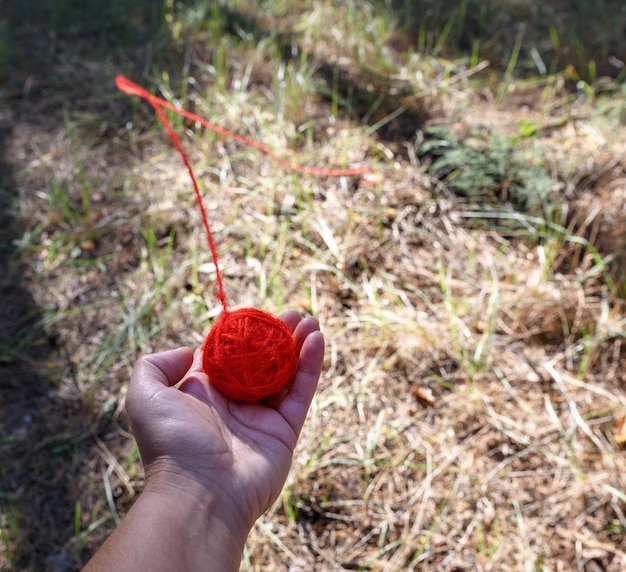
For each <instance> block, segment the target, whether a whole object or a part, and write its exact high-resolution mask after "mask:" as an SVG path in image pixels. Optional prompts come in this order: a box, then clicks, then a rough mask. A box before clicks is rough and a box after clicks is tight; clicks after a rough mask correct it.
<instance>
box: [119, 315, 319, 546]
mask: <svg viewBox="0 0 626 572" xmlns="http://www.w3.org/2000/svg"><path fill="white" fill-rule="evenodd" d="M281 319H282V320H283V321H284V322H285V323H286V324H287V326H288V327H289V328H290V330H291V331H292V332H293V336H294V340H295V343H296V349H297V351H298V354H299V362H298V367H297V370H296V374H295V377H294V380H293V382H292V384H291V386H290V387H289V388H288V389H287V390H285V391H284V392H283V393H282V394H280V395H277V396H274V397H272V398H270V399H269V400H266V402H265V403H264V404H245V403H238V402H235V401H232V400H230V399H228V398H226V397H224V396H223V395H222V394H221V393H219V392H218V391H217V390H216V389H215V388H214V387H212V386H211V384H210V381H209V380H208V378H207V376H206V374H204V372H203V371H202V367H201V354H200V351H196V353H195V356H194V355H193V354H192V352H191V350H189V349H188V348H179V349H176V350H171V351H167V352H163V353H158V354H152V355H148V356H144V357H142V358H140V360H139V361H138V362H137V365H136V367H135V370H134V372H133V376H132V379H131V383H130V387H129V390H128V395H127V399H126V408H127V411H128V414H129V417H130V420H131V425H132V427H133V432H134V434H135V438H136V440H137V444H138V446H139V451H140V453H141V457H142V460H143V463H144V468H145V472H146V479H147V482H146V491H149V490H150V491H152V492H153V493H154V492H156V493H157V494H165V495H168V496H172V497H173V496H175V497H176V498H179V497H180V498H183V499H185V500H188V501H190V502H189V506H194V505H195V507H196V508H198V509H202V507H210V510H211V511H212V512H213V513H214V514H218V515H219V516H220V517H223V518H224V519H225V520H226V521H227V526H228V527H229V528H233V529H235V530H236V531H239V532H242V533H243V534H245V535H247V533H248V532H249V530H250V528H251V527H252V525H253V524H254V521H255V520H256V519H257V518H258V517H259V516H260V515H261V514H262V513H263V512H265V510H267V508H269V506H270V505H271V503H272V502H273V501H274V500H275V499H276V497H277V496H278V494H279V493H280V490H281V488H282V486H283V484H284V482H285V480H286V478H287V475H288V472H289V468H290V465H291V460H292V455H293V450H294V447H295V445H296V442H297V439H298V435H299V434H300V430H301V429H302V425H303V424H304V420H305V418H306V414H307V411H308V408H309V405H310V403H311V400H312V398H313V395H314V393H315V389H316V387H317V382H318V379H319V375H320V372H321V368H322V363H323V359H324V339H323V336H322V334H321V333H320V332H319V325H318V323H317V320H315V319H314V318H310V317H309V318H304V319H302V318H301V317H300V316H299V315H298V314H297V313H296V312H287V313H285V314H283V316H281ZM174 386H176V387H174ZM181 502H182V501H181Z"/></svg>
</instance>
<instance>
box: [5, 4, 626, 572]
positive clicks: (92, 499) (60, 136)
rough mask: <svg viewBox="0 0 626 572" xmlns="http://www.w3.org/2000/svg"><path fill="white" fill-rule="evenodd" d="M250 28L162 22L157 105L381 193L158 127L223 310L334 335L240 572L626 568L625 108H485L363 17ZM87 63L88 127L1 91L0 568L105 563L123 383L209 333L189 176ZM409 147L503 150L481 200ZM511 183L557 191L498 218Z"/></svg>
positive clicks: (443, 69) (127, 467) (558, 81)
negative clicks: (437, 144) (215, 263)
mask: <svg viewBox="0 0 626 572" xmlns="http://www.w3.org/2000/svg"><path fill="white" fill-rule="evenodd" d="M269 4H271V11H273V13H270V11H266V12H262V13H258V14H257V13H255V12H254V11H252V10H246V9H244V7H243V5H242V7H239V9H238V7H237V6H238V5H237V3H231V5H230V6H229V7H228V8H224V9H223V11H222V13H221V15H220V14H216V13H215V12H214V11H213V10H212V9H211V8H207V9H206V10H205V11H204V12H202V11H201V10H200V9H199V8H198V10H200V11H199V12H197V13H196V12H194V11H193V10H191V9H182V8H180V10H179V11H178V12H176V11H172V12H167V11H166V12H167V14H168V17H167V18H166V22H167V23H168V26H169V28H168V29H169V31H170V41H171V46H178V47H179V48H180V51H181V53H182V54H183V55H184V58H183V60H184V65H183V66H181V68H182V72H180V70H178V71H179V72H180V73H178V74H177V75H176V76H172V77H174V79H172V80H171V81H170V79H169V78H170V77H171V76H170V75H169V74H167V73H165V71H164V70H163V69H161V70H160V71H155V72H154V73H152V74H150V75H149V78H150V87H151V89H153V90H155V91H157V90H158V91H160V92H161V94H163V95H164V96H165V97H168V98H174V97H180V98H181V99H182V100H183V102H184V104H185V105H186V106H193V107H194V108H195V111H196V112H197V113H199V114H201V115H204V116H207V117H209V118H211V119H212V120H213V121H216V122H217V123H219V124H220V125H221V126H223V127H225V128H227V129H231V130H233V131H236V132H238V133H241V134H244V135H247V136H251V137H254V138H256V139H259V140H261V141H263V142H265V143H268V144H270V146H271V147H272V148H274V149H275V150H277V152H279V153H280V154H281V155H282V156H284V157H286V158H290V159H294V160H296V161H298V162H301V163H306V164H309V165H318V166H343V165H352V164H358V165H370V166H372V167H374V168H375V169H376V170H377V172H378V174H379V184H378V185H368V184H364V183H363V182H361V181H359V180H350V179H329V178H315V177H302V176H300V175H296V174H292V173H288V172H285V171H283V170H281V169H280V168H279V167H277V166H276V164H274V163H273V162H272V161H271V160H270V159H269V158H267V157H265V156H263V155H261V154H259V152H258V151H256V150H253V149H248V148H245V147H243V146H242V145H241V144H239V143H236V142H233V141H230V140H225V139H222V138H219V137H216V136H215V135H214V134H212V133H210V132H204V131H202V130H197V129H195V127H194V126H193V125H183V124H182V123H180V122H178V123H177V129H178V130H179V132H180V133H181V134H182V135H183V140H184V145H185V147H186V149H187V150H188V152H189V153H190V157H191V159H192V161H193V165H194V170H195V172H196V174H197V175H198V176H199V178H200V181H201V186H202V188H203V191H204V194H205V197H206V206H207V209H208V212H209V214H210V218H211V221H212V226H213V231H214V233H215V236H216V238H217V240H218V242H219V245H220V254H221V257H222V258H221V264H222V271H223V273H224V276H225V279H226V288H227V293H228V295H229V297H230V300H231V303H232V305H233V306H256V307H259V308H263V309H266V310H269V311H272V312H275V313H278V312H280V311H281V310H283V309H286V308H292V307H295V308H300V309H301V310H302V311H306V312H310V313H313V314H314V315H316V316H318V317H319V319H320V321H321V324H322V328H323V330H324V332H325V334H326V337H327V340H328V352H327V361H326V367H325V371H324V374H323V379H322V381H321V385H320V389H319V392H318V395H317V397H316V399H315V402H314V404H313V407H312V410H311V413H310V417H309V420H308V423H307V425H306V428H305V430H304V432H303V435H302V438H301V440H300V442H299V444H298V449H297V451H296V455H295V459H294V468H293V471H292V473H291V475H290V478H289V480H288V482H287V484H286V487H285V489H284V491H283V494H282V496H281V498H280V499H279V501H278V502H277V503H276V504H275V506H274V507H273V508H272V509H271V510H270V511H269V512H268V514H266V515H265V516H264V517H263V518H261V519H260V520H259V521H258V523H257V526H256V527H255V528H254V530H253V531H252V533H251V535H250V538H249V542H248V545H247V548H246V552H245V554H244V558H243V560H242V570H250V571H252V570H255V571H263V570H272V571H274V570H289V571H296V570H381V571H382V570H385V571H391V570H450V571H452V570H529V571H531V570H532V571H534V570H594V571H595V570H598V569H599V570H604V571H607V572H608V571H617V570H621V569H623V568H626V551H625V550H624V547H623V538H624V534H625V533H626V477H625V476H624V475H626V458H625V457H624V450H623V448H621V447H623V445H624V441H625V440H626V436H625V435H624V419H625V417H626V395H625V394H624V388H625V387H626V347H625V343H626V341H625V337H626V333H625V332H626V319H625V318H624V315H625V312H624V294H625V290H626V282H625V280H624V272H625V266H624V264H625V258H624V256H625V254H624V252H625V248H626V243H625V242H624V233H623V228H625V225H626V203H625V198H626V191H625V189H626V175H625V173H626V158H625V157H624V154H623V149H624V145H625V143H626V140H625V137H624V135H623V134H622V133H621V131H623V130H622V129H619V128H618V126H619V125H623V121H624V109H626V96H625V95H624V90H623V86H620V85H619V84H615V83H612V82H611V81H609V80H605V83H604V84H601V85H603V86H604V87H603V88H602V92H601V93H600V89H598V90H597V93H596V92H589V91H579V92H576V91H574V92H572V91H571V85H570V83H569V80H568V79H567V77H566V75H563V74H556V75H553V76H550V77H547V78H540V79H539V80H537V79H535V80H527V79H526V80H524V81H521V80H520V81H514V80H513V79H512V78H509V84H508V85H507V87H506V89H505V90H504V91H503V90H501V89H500V86H501V84H498V83H495V84H494V77H501V76H497V74H496V73H495V72H494V73H493V74H491V72H489V69H488V68H487V67H486V66H485V65H482V64H481V65H482V67H480V66H479V67H478V68H473V69H472V68H469V67H468V60H467V58H466V59H462V58H461V59H443V58H442V57H439V58H435V57H431V56H425V55H424V56H422V55H419V56H418V55H417V54H413V55H411V54H404V53H402V52H400V51H398V50H397V46H396V44H395V43H394V42H397V35H398V34H399V31H398V30H399V27H398V25H397V24H396V23H394V20H393V17H392V15H390V14H385V13H384V12H383V11H381V10H380V9H378V8H375V6H374V4H369V3H360V2H346V3H342V4H341V5H339V6H335V4H333V3H328V2H311V3H308V4H306V5H304V4H303V5H302V6H301V7H298V8H296V7H295V6H294V5H291V4H290V3H284V2H273V3H269ZM198 6H201V5H200V4H199V5H198ZM328 22H333V25H326V24H327V23H328ZM325 23H326V24H325ZM268 30H274V32H269V31H268ZM392 40H393V41H392ZM171 46H170V47H171ZM78 55H80V53H79V54H78ZM68 57H69V56H68ZM84 65H85V66H88V64H87V63H85V64H84ZM107 65H108V66H109V67H107ZM92 66H93V67H94V68H97V69H98V72H97V73H95V72H94V73H93V75H89V77H91V78H92V82H93V84H94V85H98V83H99V82H100V84H101V85H106V87H105V88H102V87H100V88H99V89H104V92H100V91H98V88H94V89H93V91H89V92H88V93H89V94H90V96H89V98H88V101H87V102H85V103H80V104H77V105H74V104H73V103H72V102H71V101H70V100H68V99H67V98H68V93H70V92H69V91H68V90H70V87H68V86H69V85H71V80H72V79H74V78H73V75H72V74H73V73H74V72H73V71H72V68H71V66H69V67H68V68H67V69H66V68H63V69H61V70H58V71H57V72H56V75H54V77H56V78H57V81H59V82H61V79H63V81H64V82H66V83H63V82H61V84H60V87H58V88H55V86H51V87H50V86H48V87H46V89H48V90H49V95H48V97H46V98H40V97H38V96H37V95H36V94H35V95H32V94H31V95H29V94H22V95H19V96H16V97H15V99H10V98H9V96H10V95H11V94H12V93H14V92H13V91H11V85H12V83H11V81H13V83H15V84H19V80H18V79H15V78H13V79H12V80H10V81H9V82H8V84H7V85H8V86H9V87H8V88H7V92H6V94H5V95H6V97H7V101H8V103H9V105H8V106H7V111H6V112H3V113H6V115H7V117H6V118H4V117H3V118H0V120H2V121H4V120H6V121H7V122H9V121H10V124H11V125H12V132H11V136H10V137H4V142H5V151H4V155H3V156H2V157H0V162H1V164H0V167H4V166H7V168H9V167H10V178H9V176H8V175H7V176H6V182H5V187H6V188H7V189H8V190H9V191H10V194H9V198H10V202H9V201H8V202H7V206H8V207H10V210H7V212H10V213H13V214H12V215H11V216H10V217H9V218H7V225H4V226H6V227H7V228H8V226H9V225H8V223H11V224H13V226H14V231H12V234H11V235H7V236H5V235H3V236H2V238H3V243H4V244H5V246H4V247H3V248H4V250H3V251H2V252H3V254H2V255H3V256H4V259H3V261H4V260H6V263H7V268H9V269H10V270H9V273H8V274H7V276H6V277H5V278H4V281H5V282H3V284H2V287H3V290H2V291H3V296H4V301H3V306H4V307H5V308H14V312H12V313H8V312H7V311H6V310H5V317H3V320H4V321H5V322H6V323H7V324H8V326H7V328H8V329H7V330H6V331H7V334H6V338H2V339H1V341H2V345H1V346H0V348H1V349H2V353H1V354H0V358H1V362H0V367H1V368H2V370H1V371H0V373H1V374H2V382H1V386H0V389H1V390H2V395H3V398H2V405H0V410H1V411H2V414H3V417H2V418H3V421H2V423H1V425H0V427H1V428H2V434H1V435H2V437H1V441H0V447H1V449H0V450H1V451H2V453H1V454H2V455H3V461H2V463H0V464H1V465H2V469H0V476H1V477H2V481H1V482H2V495H1V496H0V507H1V509H2V512H1V514H0V530H1V534H0V539H1V542H0V570H8V569H12V568H15V569H29V570H30V569H32V570H38V569H49V570H72V569H77V568H79V567H80V565H81V564H82V563H84V562H85V561H86V559H87V558H88V557H89V555H90V554H91V553H92V552H93V551H94V550H95V549H97V546H98V545H99V543H100V542H101V541H102V540H103V538H104V537H105V535H106V534H107V533H108V532H109V531H110V530H111V529H112V527H113V526H115V524H116V522H118V520H119V518H121V517H122V516H123V514H124V513H125V512H126V511H127V510H128V508H129V507H130V506H131V504H132V502H133V501H134V499H135V498H136V496H137V495H138V494H139V493H140V491H141V489H142V486H143V480H142V472H141V467H140V464H139V460H138V455H137V451H136V448H135V447H134V444H133V441H132V437H131V436H130V435H129V433H128V432H127V425H126V420H125V415H124V412H123V405H124V395H125V390H126V384H127V381H128V377H129V374H130V371H131V367H132V364H133V362H134V360H135V359H136V357H137V356H138V355H139V354H141V353H144V352H150V351H157V350H162V349H165V348H170V347H174V346H177V345H182V344H185V345H190V346H192V347H195V346H197V345H199V344H200V343H201V342H202V339H203V335H204V333H205V331H206V330H207V329H208V327H209V325H210V322H211V319H212V318H214V317H215V316H216V315H217V313H218V312H219V303H218V302H217V299H216V298H215V296H214V284H213V276H214V271H213V268H212V261H211V259H210V255H209V253H208V251H207V248H206V242H205V237H204V235H203V230H202V225H201V223H200V218H199V214H198V212H197V207H196V205H195V203H194V197H193V193H192V192H191V189H190V186H189V181H188V179H187V176H186V173H185V172H184V170H183V168H182V166H181V164H180V159H179V157H178V156H177V155H176V153H175V151H174V150H173V149H172V148H171V146H170V145H169V143H168V141H167V140H166V138H165V137H164V135H163V133H162V132H161V131H160V130H159V128H157V127H152V126H151V122H152V121H153V119H152V115H151V111H150V109H148V108H147V106H143V105H140V104H137V103H136V102H135V103H131V102H129V101H128V100H127V99H126V98H123V97H122V96H118V95H117V94H114V92H113V84H112V78H113V75H114V73H116V72H117V71H118V69H115V68H113V66H110V63H108V64H106V65H105V64H103V63H102V62H99V63H93V64H92ZM85 73H87V72H85ZM90 73H92V72H90ZM485 74H488V75H487V76H486V75H485ZM32 77H34V80H32V82H33V81H34V82H35V84H36V81H39V80H40V79H41V78H42V75H41V74H40V75H37V74H35V75H34V76H32ZM59 78H60V79H59ZM105 79H106V82H108V83H105ZM32 82H31V83H32ZM148 82H149V80H147V79H146V80H145V81H144V83H146V84H148ZM109 83H110V85H109ZM181 85H182V86H183V87H181ZM22 86H23V84H22ZM587 87H589V89H592V87H593V86H587ZM7 94H8V95H7ZM498 94H500V96H501V97H500V99H499V100H498V99H497V97H496V96H497V95H498ZM72 95H74V94H72ZM11 97H13V96H11ZM59 107H60V108H63V109H65V110H66V111H65V114H58V113H57V112H56V111H55V110H56V109H58V108H59ZM400 107H402V109H403V110H404V112H405V113H404V114H403V115H402V114H397V113H396V111H397V110H398V109H399V108H400ZM424 121H426V122H427V123H426V126H427V127H432V126H436V127H437V128H439V129H440V130H443V131H442V132H444V133H448V134H449V137H450V140H452V137H453V136H454V137H458V138H460V140H461V141H462V142H463V145H462V146H461V147H460V149H461V151H462V150H463V149H465V150H466V151H467V149H473V150H479V151H480V152H484V153H492V152H493V153H496V152H497V151H498V149H499V148H497V147H496V146H497V145H500V146H503V148H504V149H505V151H507V152H509V151H511V157H513V159H511V162H510V164H507V165H506V168H505V169H504V175H502V176H501V174H497V176H496V175H493V176H494V177H495V178H494V180H496V182H497V183H498V184H499V185H501V186H500V187H499V188H495V187H494V188H477V189H476V192H475V193H470V194H467V193H465V194H463V193H459V192H455V179H454V178H453V177H448V178H447V179H446V178H445V177H444V176H443V175H442V176H441V177H436V176H435V173H434V172H433V171H432V170H431V169H430V167H431V166H432V165H433V164H434V160H435V158H434V157H433V156H432V154H429V153H426V152H423V151H421V150H420V149H422V150H423V149H424V147H423V144H424V142H425V137H426V136H424V133H428V132H427V131H425V130H423V129H422V127H423V125H422V123H421V122H424ZM418 122H420V123H418ZM0 133H1V132H0ZM426 139H427V137H426ZM498 152H499V151H498ZM470 156H473V155H471V154H470ZM457 169H458V170H463V171H465V172H467V173H470V174H471V173H473V172H474V171H472V169H476V165H473V164H471V163H469V164H459V165H458V166H457ZM8 172H9V171H8V170H7V173H8ZM453 172H454V171H452V173H453ZM507 173H508V174H510V175H511V177H510V179H511V181H513V180H515V181H518V183H516V184H518V187H516V188H519V189H527V187H524V186H523V184H522V182H523V181H524V180H526V179H527V178H528V177H532V176H534V175H535V174H537V173H540V174H541V176H543V177H547V178H548V179H549V180H550V181H552V183H553V184H552V187H551V188H550V192H549V195H548V196H547V197H546V198H545V200H544V202H543V203H541V204H539V206H537V205H534V206H532V205H531V207H529V208H528V209H526V210H522V209H517V210H515V209H513V208H512V207H511V206H510V205H511V204H513V203H514V202H515V201H514V200H513V199H512V197H513V195H512V193H513V190H512V189H513V187H509V188H505V189H504V191H503V185H504V183H503V180H506V174H507ZM448 175H449V173H448ZM525 178H526V179H525ZM9 179H10V180H9ZM456 181H457V182H458V179H456ZM520 181H521V182H520ZM520 192H521V191H520ZM508 199H511V200H508ZM509 203H510V204H509ZM7 217H8V215H7ZM3 222H4V221H3ZM11 241H14V242H13V246H12V247H11V248H16V249H17V252H18V254H19V257H16V256H12V255H10V254H7V255H6V256H5V252H10V251H9V250H8V248H9V246H8V245H10V244H12V243H11ZM3 323H4V322H3ZM591 566H595V568H592V567H591Z"/></svg>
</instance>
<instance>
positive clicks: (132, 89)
mask: <svg viewBox="0 0 626 572" xmlns="http://www.w3.org/2000/svg"><path fill="white" fill-rule="evenodd" d="M115 83H116V84H117V87H118V88H119V89H120V90H121V91H123V92H124V93H126V94H128V95H138V96H139V97H142V98H144V99H145V100H146V101H148V102H149V103H150V104H151V105H152V107H154V108H155V109H157V108H165V109H169V110H171V111H174V112H175V113H178V114H179V115H182V116H183V117H186V118H187V119H191V120H192V121H196V122H198V123H200V125H202V126H204V127H206V128H207V129H210V130H211V131H215V133H219V134H220V135H224V136H225V137H229V138H231V139H235V140H236V141H239V142H241V143H244V144H245V145H248V146H250V147H255V148H256V149H258V150H259V151H261V152H262V153H264V154H265V155H267V156H268V157H270V158H271V159H273V160H274V161H276V162H277V163H278V164H279V165H280V166H281V167H284V168H285V169H290V170H292V171H297V172H299V173H306V174H311V175H326V176H329V177H350V176H354V175H366V176H369V177H368V178H367V179H366V180H367V181H368V182H371V180H372V178H373V177H375V176H376V173H375V172H374V171H373V170H372V169H370V168H369V167H355V168H353V169H324V168H322V167H304V166H302V165H298V164H297V163H291V162H290V161H285V160H284V159H281V158H280V157H279V156H278V155H276V153H274V152H273V151H272V150H271V149H270V148H269V147H268V146H267V145H265V143H261V142H259V141H255V140H254V139H250V138H248V137H245V136H243V135H239V134H238V133H233V132H232V131H229V130H228V129H224V128H223V127H220V126H219V125H215V124H214V123H211V122H209V121H207V120H206V119H204V118H202V117H200V116H199V115H196V114H195V113H191V111H187V110H186V109H182V108H181V107H176V106H175V105H172V104H171V103H169V102H167V101H165V100H164V99H161V98H159V97H156V96H154V95H152V94H151V93H149V92H148V91H146V90H145V89H144V88H143V87H141V86H139V85H137V84H136V83H134V82H132V81H130V80H129V79H127V78H125V77H124V76H123V75H118V76H117V78H115Z"/></svg>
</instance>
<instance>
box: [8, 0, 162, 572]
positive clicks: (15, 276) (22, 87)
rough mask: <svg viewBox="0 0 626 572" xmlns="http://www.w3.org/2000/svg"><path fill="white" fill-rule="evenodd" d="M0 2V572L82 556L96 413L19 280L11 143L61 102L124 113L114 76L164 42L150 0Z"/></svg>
mask: <svg viewBox="0 0 626 572" xmlns="http://www.w3.org/2000/svg"><path fill="white" fill-rule="evenodd" d="M2 5H3V6H4V7H3V8H2V9H0V31H1V32H2V33H1V34H0V38H1V39H0V269H1V270H0V296H1V305H0V570H6V569H15V570H26V569H28V570H54V571H56V572H62V571H67V570H74V569H78V568H80V567H81V565H82V564H84V558H85V557H86V556H88V555H85V554H83V555H81V550H82V546H81V545H80V544H81V541H80V539H79V538H78V537H77V536H78V532H80V531H81V527H82V524H83V522H84V518H81V514H80V504H79V500H78V499H79V492H80V491H79V490H77V489H78V483H79V482H80V478H79V477H81V475H82V476H83V477H84V473H85V472H86V471H87V470H88V469H87V468H86V460H88V459H90V458H91V459H93V458H94V457H95V454H94V453H93V447H94V437H95V436H97V435H99V434H101V433H102V432H103V431H104V430H105V429H106V421H105V422H103V421H102V419H100V420H94V419H93V417H92V415H91V414H90V412H89V411H88V408H87V407H86V406H85V402H84V399H85V397H84V396H82V395H80V391H78V385H77V384H72V380H74V377H75V373H74V371H73V367H72V364H71V360H70V356H68V355H65V353H64V352H65V349H64V348H63V344H62V341H60V340H58V339H57V336H56V335H55V333H54V330H53V327H50V326H48V325H46V313H47V312H49V309H46V308H40V307H38V304H37V302H36V301H35V300H34V299H33V295H32V291H33V290H32V288H30V282H29V280H30V281H32V280H33V279H35V278H33V274H34V271H33V268H34V267H35V265H36V261H34V260H31V259H25V258H24V255H23V251H22V250H21V249H20V246H19V244H17V243H16V240H17V239H19V238H20V235H21V234H22V233H21V232H20V229H19V228H18V226H19V222H18V218H17V209H18V204H19V201H20V198H21V197H22V195H23V194H27V193H32V192H33V189H25V188H21V187H20V185H19V184H18V183H17V182H16V173H17V172H18V170H19V171H23V170H24V169H27V168H28V166H27V165H25V164H24V163H23V162H22V161H23V158H21V157H20V155H21V154H23V153H22V151H21V150H20V149H16V148H15V145H14V144H12V140H13V139H14V138H15V136H16V134H17V132H18V130H20V131H21V132H22V134H23V133H27V134H33V141H36V140H37V135H38V134H42V133H45V134H47V135H49V136H54V134H55V133H57V132H60V131H62V130H63V128H64V124H65V121H66V116H65V115H64V114H65V113H66V110H68V109H70V110H72V111H74V110H80V111H84V112H88V113H91V114H94V115H95V116H96V117H97V118H98V119H97V120H98V121H99V122H102V123H104V122H105V121H115V120H116V119H117V118H121V117H124V116H128V111H129V106H130V104H129V103H128V101H127V98H121V97H119V98H118V97H116V96H117V91H116V88H115V85H114V82H113V78H114V76H115V74H116V73H119V72H123V73H127V74H129V75H130V74H133V75H134V76H135V77H140V76H141V75H142V74H143V73H145V72H146V71H150V69H151V68H152V67H153V62H154V61H155V60H157V59H159V62H160V63H163V62H167V58H165V57H164V56H163V54H164V53H166V52H167V51H168V50H169V49H171V45H170V39H169V37H168V35H167V33H166V26H165V21H164V16H165V10H166V8H165V5H164V2H161V1H153V0H143V1H137V2H126V1H125V0H108V1H103V0H102V1H99V0H87V1H83V0H49V1H46V0H25V1H23V2H8V3H7V2H2ZM27 139H28V138H27ZM21 140H24V137H23V136H22V138H21ZM32 144H33V145H36V143H35V142H33V143H32ZM85 144H86V145H90V144H91V142H85ZM28 275H30V278H27V276H28ZM61 380H64V382H63V383H61ZM74 381H75V380H74ZM95 460H96V462H97V461H98V459H97V457H96V459H95ZM83 481H84V479H83ZM91 509H93V507H83V510H91ZM82 517H84V515H82Z"/></svg>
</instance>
